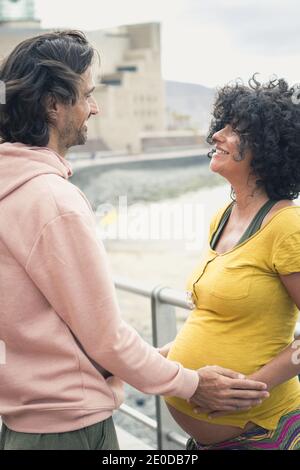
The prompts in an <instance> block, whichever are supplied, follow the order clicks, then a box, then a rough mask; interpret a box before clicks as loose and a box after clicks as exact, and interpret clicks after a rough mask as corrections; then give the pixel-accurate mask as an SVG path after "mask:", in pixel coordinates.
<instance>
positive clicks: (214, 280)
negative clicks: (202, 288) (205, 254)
mask: <svg viewBox="0 0 300 470" xmlns="http://www.w3.org/2000/svg"><path fill="white" fill-rule="evenodd" d="M253 270H254V267H253V266H237V267H229V266H226V267H221V268H219V269H214V270H213V272H212V273H211V279H210V285H211V287H210V290H209V292H210V294H211V295H213V296H215V297H218V298H220V299H228V300H237V299H243V298H245V297H247V296H248V295H249V291H250V287H251V284H252V281H253Z"/></svg>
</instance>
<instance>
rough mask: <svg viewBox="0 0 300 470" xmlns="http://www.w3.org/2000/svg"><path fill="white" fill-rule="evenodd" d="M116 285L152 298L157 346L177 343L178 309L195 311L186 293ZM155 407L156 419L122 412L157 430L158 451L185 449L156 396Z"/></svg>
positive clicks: (117, 281)
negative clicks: (174, 446) (174, 445)
mask: <svg viewBox="0 0 300 470" xmlns="http://www.w3.org/2000/svg"><path fill="white" fill-rule="evenodd" d="M115 286H116V288H117V289H120V290H123V291H126V292H130V293H132V294H136V295H139V296H143V297H148V298H149V299H151V315H152V337H153V346H155V347H161V346H163V345H165V344H167V343H169V342H170V341H173V339H174V338H175V336H176V334H177V327H176V310H175V307H180V308H184V309H187V310H190V308H191V307H190V305H189V303H188V302H187V300H186V296H185V293H184V292H182V291H178V290H176V289H170V288H169V287H165V286H156V287H154V288H152V289H151V288H147V287H145V286H142V285H139V284H136V283H135V284H133V283H131V282H129V281H128V280H124V279H120V278H117V279H115ZM299 335H300V322H298V323H297V327H296V330H295V336H299ZM155 407H156V420H154V419H152V418H149V417H148V416H147V415H145V414H144V413H141V412H139V411H136V410H135V409H134V408H132V407H130V406H128V405H126V404H123V405H122V406H121V407H120V411H121V412H122V413H125V414H126V415H128V416H130V417H131V418H133V419H135V420H137V421H139V422H140V423H143V424H144V425H145V426H147V427H148V428H150V429H152V430H154V431H155V432H156V435H157V448H158V449H163V450H165V449H172V443H176V444H177V445H179V446H181V447H182V448H185V443H186V440H187V437H185V436H186V434H184V433H183V431H182V430H181V429H180V428H179V426H177V424H176V423H175V421H174V420H173V419H172V417H171V416H170V413H169V411H168V409H167V407H166V405H165V403H164V400H163V399H161V397H158V396H156V397H155ZM174 429H176V430H177V431H176V430H175V431H174Z"/></svg>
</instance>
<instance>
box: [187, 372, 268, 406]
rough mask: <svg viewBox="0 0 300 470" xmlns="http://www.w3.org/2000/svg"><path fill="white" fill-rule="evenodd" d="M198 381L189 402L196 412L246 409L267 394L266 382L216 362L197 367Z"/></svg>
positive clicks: (260, 400) (260, 401)
mask: <svg viewBox="0 0 300 470" xmlns="http://www.w3.org/2000/svg"><path fill="white" fill-rule="evenodd" d="M198 374H199V384H198V388H197V390H196V392H195V393H194V395H193V396H192V398H190V400H189V402H190V403H192V404H193V405H195V408H194V411H195V412H196V413H197V411H198V412H201V413H212V412H214V411H231V412H232V411H237V410H249V409H250V408H252V407H254V406H257V405H259V404H261V403H262V401H263V400H264V399H265V398H268V397H269V393H268V392H267V385H266V384H264V383H262V382H257V381H255V380H249V379H246V378H245V376H244V375H242V374H239V373H238V372H234V371H233V370H230V369H224V368H223V367H219V366H206V367H202V368H201V369H198Z"/></svg>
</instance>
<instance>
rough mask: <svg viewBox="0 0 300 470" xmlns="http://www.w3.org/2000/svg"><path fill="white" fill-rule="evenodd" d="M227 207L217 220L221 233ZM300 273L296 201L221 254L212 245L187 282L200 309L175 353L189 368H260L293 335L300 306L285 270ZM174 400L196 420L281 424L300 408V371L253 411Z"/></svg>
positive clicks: (212, 228) (248, 371)
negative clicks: (219, 411)
mask: <svg viewBox="0 0 300 470" xmlns="http://www.w3.org/2000/svg"><path fill="white" fill-rule="evenodd" d="M227 207H228V205H227V206H226V207H225V208H223V209H222V210H220V211H219V212H218V213H217V214H216V216H215V217H214V218H213V220H212V223H211V226H210V236H209V241H210V240H211V238H212V235H213V234H214V232H215V231H216V229H217V227H218V225H219V222H220V220H221V218H222V215H223V213H224V211H225V209H226V208H227ZM293 272H300V206H289V207H285V208H283V209H281V210H279V211H277V212H276V213H275V214H274V215H273V217H272V218H271V219H270V220H269V221H268V222H267V224H266V225H264V226H263V227H262V228H261V229H260V230H258V231H257V232H256V233H255V234H254V235H252V236H251V237H250V238H248V240H246V241H244V242H243V243H241V244H239V245H237V246H236V247H234V248H232V249H231V250H230V251H228V252H226V253H223V254H217V253H216V252H215V251H214V250H213V249H212V248H211V247H210V246H209V247H208V250H207V253H206V255H205V257H204V260H203V261H202V262H201V264H200V266H198V267H197V269H196V270H195V272H194V273H193V275H192V277H191V278H190V280H189V282H188V290H189V291H191V292H192V295H193V298H194V302H195V305H196V308H195V309H194V310H193V311H192V313H191V314H190V316H189V317H188V319H187V321H186V323H185V324H184V326H183V328H182V329H181V331H180V332H179V334H178V335H177V337H176V339H175V341H174V343H173V345H172V347H171V349H170V352H169V355H168V358H169V359H171V360H173V361H177V362H180V363H181V364H183V365H184V366H185V367H187V368H190V369H198V368H200V367H204V366H206V365H219V366H222V367H226V368H229V369H233V370H235V371H238V372H241V373H243V374H246V375H248V374H251V373H253V372H255V371H256V370H259V369H260V368H261V367H263V366H264V365H265V364H266V363H268V362H269V361H270V360H271V359H272V358H274V357H275V356H276V355H277V354H279V352H280V351H282V350H283V349H284V348H285V347H287V346H288V345H289V344H290V343H291V342H292V341H293V339H294V336H293V333H294V329H295V325H296V321H297V318H298V309H297V307H296V305H295V304H294V302H293V300H292V299H291V298H290V296H289V295H288V293H287V291H286V289H285V287H284V285H283V284H282V282H281V281H280V278H279V275H278V274H290V273H293ZM166 401H167V403H169V404H170V405H172V406H173V407H174V408H176V409H177V410H179V411H181V412H183V413H185V414H187V415H190V416H192V417H193V418H195V419H199V420H202V421H207V422H210V423H215V424H227V425H233V426H239V427H244V426H245V424H246V423H247V422H249V421H252V422H254V423H256V424H258V425H260V426H262V427H265V428H267V429H275V428H276V426H277V423H278V421H279V418H280V417H281V416H282V415H283V414H285V413H288V412H290V411H292V410H294V409H295V408H297V407H299V406H300V384H299V381H298V377H294V378H293V379H291V380H289V381H287V382H285V383H283V384H280V385H279V386H277V387H275V388H274V389H273V390H272V391H271V395H270V397H269V398H268V399H266V400H264V401H263V403H262V404H261V405H259V406H256V407H254V408H252V409H251V410H249V411H240V412H235V413H231V414H228V415H226V416H222V417H216V418H213V419H209V418H208V416H207V415H206V414H203V413H202V414H195V413H194V412H193V406H192V405H190V404H189V403H188V402H187V401H185V400H183V399H180V398H175V397H166Z"/></svg>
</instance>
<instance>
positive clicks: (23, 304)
mask: <svg viewBox="0 0 300 470" xmlns="http://www.w3.org/2000/svg"><path fill="white" fill-rule="evenodd" d="M71 175H72V170H71V167H70V164H69V162H68V161H66V160H65V159H64V158H62V157H60V156H59V155H58V154H56V153H55V152H53V151H52V150H50V149H48V148H41V147H30V146H27V145H24V144H19V143H17V144H11V143H4V144H1V145H0V341H1V342H2V345H3V343H4V344H5V349H6V363H5V364H2V363H1V358H0V414H1V415H2V419H3V422H4V423H5V424H6V425H7V426H8V428H10V429H12V430H15V431H19V432H29V433H51V432H65V431H72V430H75V429H79V428H82V427H86V426H89V425H91V424H94V423H96V422H99V421H103V420H104V419H106V418H108V417H109V416H111V415H112V412H113V410H114V409H116V408H118V407H119V406H120V404H121V402H122V398H123V384H122V380H124V381H126V382H128V383H129V384H131V385H132V386H134V387H136V388H137V389H139V390H141V391H143V392H145V393H150V394H161V395H173V396H178V397H181V398H185V399H188V398H190V397H191V396H192V395H193V394H194V392H195V390H196V387H197V384H198V375H197V372H196V371H192V370H188V369H184V368H183V367H182V366H181V365H180V364H178V363H175V362H170V361H168V360H166V359H165V358H164V357H162V356H161V355H160V354H159V353H158V351H157V350H156V349H155V348H153V347H152V346H149V345H148V344H147V343H145V342H144V341H143V340H142V339H141V338H140V337H139V335H138V334H137V333H136V331H135V330H134V329H133V328H132V327H131V326H129V325H127V324H126V323H125V322H124V321H123V320H122V317H121V315H120V311H119V307H118V303H117V300H116V294H115V289H114V285H113V282H112V278H111V274H110V272H109V269H108V266H107V260H106V254H105V250H104V248H103V245H102V243H101V242H100V241H99V240H98V239H97V237H96V230H95V218H94V214H93V212H92V209H91V207H90V204H89V202H88V201H87V199H86V198H85V196H84V194H83V193H82V192H81V191H80V190H79V189H78V188H77V187H76V186H74V185H73V184H72V183H71V182H70V181H68V177H69V176H71ZM2 362H4V361H3V360H2ZM105 370H106V371H109V372H110V373H111V374H112V375H111V376H109V377H108V375H109V374H107V373H106V371H105ZM120 379H121V380H120Z"/></svg>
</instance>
